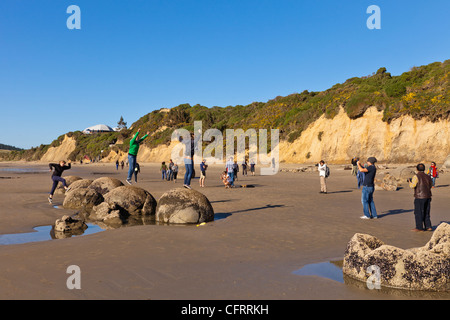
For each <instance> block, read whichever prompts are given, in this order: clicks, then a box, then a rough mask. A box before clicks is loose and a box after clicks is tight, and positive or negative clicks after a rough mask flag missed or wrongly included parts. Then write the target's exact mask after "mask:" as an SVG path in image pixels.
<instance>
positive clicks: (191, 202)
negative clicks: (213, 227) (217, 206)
mask: <svg viewBox="0 0 450 320" xmlns="http://www.w3.org/2000/svg"><path fill="white" fill-rule="evenodd" d="M156 221H158V222H164V223H177V224H186V223H188V224H190V223H194V224H196V223H202V222H210V221H214V210H213V207H212V206H211V203H210V202H209V200H208V198H207V197H206V196H205V195H203V194H202V193H200V192H198V191H196V190H192V189H185V188H177V189H173V190H170V191H168V192H166V193H164V194H163V195H162V196H161V198H160V199H159V200H158V206H157V207H156Z"/></svg>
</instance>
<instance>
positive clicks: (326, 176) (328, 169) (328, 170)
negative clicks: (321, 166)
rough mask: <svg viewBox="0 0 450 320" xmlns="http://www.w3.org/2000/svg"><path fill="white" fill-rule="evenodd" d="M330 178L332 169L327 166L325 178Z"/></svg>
mask: <svg viewBox="0 0 450 320" xmlns="http://www.w3.org/2000/svg"><path fill="white" fill-rule="evenodd" d="M329 176H330V167H328V166H326V168H325V178H328V177H329Z"/></svg>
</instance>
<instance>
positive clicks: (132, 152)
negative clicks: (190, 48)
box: [48, 129, 439, 231]
mask: <svg viewBox="0 0 450 320" xmlns="http://www.w3.org/2000/svg"><path fill="white" fill-rule="evenodd" d="M139 133H140V129H139V130H138V131H137V133H136V134H135V135H134V136H133V138H132V139H131V141H130V149H129V152H128V164H129V170H128V176H127V180H126V181H127V183H128V184H131V178H132V176H133V175H134V176H135V181H136V182H137V175H138V173H139V172H140V167H139V164H138V163H137V161H136V157H137V154H138V151H139V146H140V144H141V143H142V142H143V141H144V139H145V138H147V137H148V135H149V132H147V134H146V135H144V136H143V137H142V138H139ZM197 141H198V137H197V138H196V137H195V136H194V134H193V133H192V134H191V136H190V139H187V141H183V137H180V142H182V143H184V144H185V145H186V148H185V153H184V163H185V168H186V172H185V175H184V185H183V186H184V187H185V188H187V189H191V186H190V184H191V179H192V177H193V176H194V175H195V172H194V161H193V159H194V150H195V148H196V144H197ZM376 162H377V159H376V158H375V157H369V158H368V159H367V161H366V163H365V164H361V162H360V160H359V158H356V157H355V158H353V159H352V161H351V164H352V174H353V175H355V176H356V177H357V180H358V188H360V187H361V186H362V192H361V202H362V206H363V213H364V214H363V215H362V216H361V219H377V218H378V215H377V210H376V207H375V202H374V198H373V195H374V191H375V177H376V173H377V168H376V166H375V163H376ZM122 163H123V162H122ZM49 167H50V171H53V174H52V181H53V184H52V189H51V191H50V194H49V197H48V200H49V202H50V203H52V199H53V194H54V192H55V190H56V187H57V185H58V183H59V182H61V183H62V184H63V187H64V188H65V189H66V190H68V189H69V188H68V186H67V183H66V181H65V179H64V178H62V177H61V175H62V173H63V172H64V171H65V170H69V169H70V168H71V164H70V162H69V163H68V164H66V162H65V161H61V162H60V163H59V164H57V163H50V164H49ZM118 167H119V162H118V161H117V162H116V168H117V169H118ZM317 167H318V168H317V170H318V171H319V177H320V193H323V194H326V193H327V185H326V179H327V178H328V176H329V172H330V170H329V167H328V166H327V164H326V163H325V161H323V160H321V161H320V162H319V163H318V164H317ZM207 168H208V165H207V164H206V161H205V160H203V161H202V162H201V163H200V179H199V184H200V187H205V179H206V170H207ZM247 168H248V165H247V162H246V161H244V162H243V163H242V173H243V175H247ZM416 169H417V174H415V175H414V176H413V177H412V178H411V179H409V180H408V182H409V186H410V188H411V189H414V216H415V224H416V227H415V228H414V229H413V231H424V230H429V231H430V230H432V226H431V219H430V208H431V207H430V204H431V197H432V193H431V189H432V188H434V187H435V184H436V179H437V178H438V177H439V171H438V169H437V166H436V163H435V162H432V163H431V166H430V167H429V169H428V171H427V172H426V173H425V170H426V168H425V165H424V164H423V163H419V164H418V165H417V166H416ZM238 172H239V165H238V164H237V162H236V161H234V158H233V157H230V158H229V159H228V161H227V162H226V167H225V170H224V171H223V172H222V174H221V177H220V179H221V180H222V182H223V184H224V186H225V188H233V187H234V182H235V181H236V180H237V179H238V178H237V175H238ZM250 172H251V174H252V175H254V174H255V163H254V162H253V161H252V160H250ZM161 175H162V179H163V180H167V181H174V182H176V180H177V175H178V165H177V164H176V163H174V162H173V161H172V160H170V162H169V164H168V165H166V163H165V162H162V164H161Z"/></svg>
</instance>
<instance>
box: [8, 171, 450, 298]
mask: <svg viewBox="0 0 450 320" xmlns="http://www.w3.org/2000/svg"><path fill="white" fill-rule="evenodd" d="M292 166H293V165H292ZM12 167H21V168H33V170H40V173H17V172H14V171H5V168H12ZM158 169H159V165H157V164H141V174H140V175H139V180H140V182H139V183H138V184H137V185H138V186H140V187H143V188H145V189H146V190H148V191H149V192H150V193H152V194H153V196H154V197H155V198H156V199H158V198H159V197H160V196H161V195H162V194H163V193H164V192H165V191H167V190H169V189H171V188H174V187H181V185H182V179H183V173H184V170H183V169H182V170H181V172H180V176H179V178H180V179H179V181H178V183H176V184H174V183H171V182H166V181H161V178H160V173H159V171H158ZM220 170H221V168H219V167H212V168H210V169H209V171H208V174H207V179H206V185H207V187H206V188H199V187H198V179H194V180H193V181H192V186H193V187H194V189H197V190H199V191H201V192H203V193H204V194H205V195H206V196H207V197H208V198H209V200H210V201H211V203H212V205H213V207H214V210H215V213H216V217H217V218H218V219H216V220H215V221H214V222H211V223H207V224H206V225H204V226H198V227H197V226H162V225H145V226H134V227H126V228H121V229H115V230H106V231H103V232H100V233H96V234H92V235H85V236H80V237H74V238H68V239H59V240H50V241H43V242H33V243H25V244H14V245H2V246H0V270H1V273H0V299H152V300H165V299H175V300H180V299H183V300H185V299H187V300H191V299H192V300H198V299H201V300H229V299H233V300H242V299H251V300H261V299H264V300H300V299H422V298H424V299H435V298H438V299H448V298H450V295H449V294H442V293H441V294H425V293H413V294H411V292H408V291H401V290H394V291H386V290H369V289H367V288H365V286H364V285H362V286H358V285H354V284H352V283H351V282H349V283H341V282H338V281H334V280H331V279H327V278H322V277H317V276H299V275H296V274H294V273H293V272H294V271H296V270H298V269H300V268H301V267H303V266H305V265H307V264H312V263H320V262H327V261H330V260H339V259H342V257H343V254H344V250H345V247H346V244H347V242H348V241H349V240H350V238H351V237H352V236H353V235H354V234H355V233H356V232H360V233H368V234H372V235H374V236H377V237H379V238H380V239H381V240H382V241H384V242H385V243H387V244H391V245H394V246H398V247H401V248H411V247H418V246H423V245H424V244H425V243H426V242H427V241H428V240H429V239H430V237H431V234H432V233H431V232H423V233H414V232H411V231H410V230H411V229H412V228H413V227H414V216H413V212H412V211H413V196H412V191H411V190H410V189H409V188H406V187H404V188H402V189H401V190H399V191H396V192H388V191H377V192H376V193H375V203H376V206H377V211H378V214H379V219H378V220H370V221H366V220H361V219H359V217H360V216H361V215H362V205H361V202H360V197H361V191H360V190H358V189H357V188H356V179H355V178H354V177H352V176H351V174H350V171H346V170H343V167H342V166H336V167H332V175H331V177H330V178H329V179H328V189H329V193H328V194H326V195H324V194H320V193H319V192H318V191H319V179H318V174H317V173H315V172H314V173H287V172H280V173H278V174H277V175H275V176H254V177H251V176H248V177H242V176H241V175H239V181H237V184H238V185H239V184H253V185H255V188H246V189H244V188H236V189H228V190H226V189H224V188H223V187H222V185H221V182H220V180H219V178H218V177H219V174H220ZM64 175H65V176H68V175H76V176H80V177H83V178H90V179H95V178H98V177H101V176H111V177H115V178H119V179H121V180H122V181H125V177H126V169H125V170H123V171H122V170H121V169H120V168H119V171H116V169H115V165H114V164H89V165H77V164H75V165H73V168H72V170H70V171H66V172H65V173H64ZM379 175H380V176H381V175H382V173H381V172H380V173H379ZM438 185H439V187H438V188H435V189H433V194H434V197H433V201H432V216H431V219H432V223H433V225H434V226H437V225H438V224H439V223H440V222H442V221H447V222H448V221H449V220H450V218H449V213H448V204H449V203H450V202H449V200H450V193H449V190H450V175H449V174H442V175H441V178H440V179H438ZM50 187H51V180H50V172H49V171H48V167H47V165H45V164H30V163H0V205H1V209H0V210H1V211H0V212H1V213H0V234H10V233H19V232H30V231H32V230H33V228H34V227H36V226H42V225H51V224H53V223H54V222H55V220H56V219H58V218H60V217H61V216H63V215H64V214H72V213H73V212H74V211H66V210H63V209H55V208H53V206H51V205H49V204H48V202H47V193H48V192H49V190H50ZM62 201H63V196H55V200H54V204H56V205H58V204H59V205H61V204H62ZM70 265H77V266H79V267H80V268H81V289H80V290H76V289H74V290H69V289H68V288H67V286H66V280H67V278H68V277H69V274H67V273H66V271H67V267H68V266H70Z"/></svg>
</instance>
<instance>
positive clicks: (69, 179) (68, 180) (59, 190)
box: [55, 176, 82, 195]
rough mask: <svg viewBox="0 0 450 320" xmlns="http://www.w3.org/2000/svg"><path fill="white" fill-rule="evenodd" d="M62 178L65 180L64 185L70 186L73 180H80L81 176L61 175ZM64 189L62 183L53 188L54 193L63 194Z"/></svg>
mask: <svg viewBox="0 0 450 320" xmlns="http://www.w3.org/2000/svg"><path fill="white" fill-rule="evenodd" d="M62 178H63V179H64V180H66V185H67V186H68V187H70V186H71V185H72V184H73V183H74V182H75V181H78V180H81V179H82V178H81V177H77V176H67V177H64V176H63V177H62ZM65 192H66V190H65V189H64V186H63V184H62V183H59V184H58V187H57V188H56V190H55V194H59V195H61V194H65Z"/></svg>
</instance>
